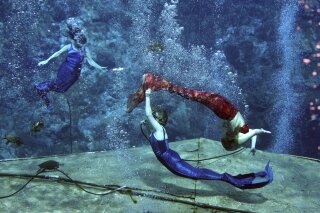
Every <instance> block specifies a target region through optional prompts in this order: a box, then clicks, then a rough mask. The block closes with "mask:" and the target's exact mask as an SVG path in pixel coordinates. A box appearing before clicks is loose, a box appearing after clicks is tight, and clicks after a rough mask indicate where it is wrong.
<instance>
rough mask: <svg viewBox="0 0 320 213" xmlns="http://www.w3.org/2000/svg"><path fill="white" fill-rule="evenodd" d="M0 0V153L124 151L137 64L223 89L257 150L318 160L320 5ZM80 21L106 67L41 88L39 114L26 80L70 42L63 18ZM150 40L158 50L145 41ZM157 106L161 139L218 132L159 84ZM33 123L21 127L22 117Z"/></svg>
mask: <svg viewBox="0 0 320 213" xmlns="http://www.w3.org/2000/svg"><path fill="white" fill-rule="evenodd" d="M174 2H175V1H173V2H171V1H165V0H130V1H128V0H113V1H109V0H93V1H88V0H78V1H75V0H63V1H61V0H57V1H49V0H40V1H39V0H37V1H35V0H31V1H22V0H7V1H3V0H2V1H1V2H0V11H1V13H0V77H1V78H0V88H1V100H0V118H1V122H0V135H1V136H5V135H6V134H13V135H17V136H19V137H20V138H21V139H22V140H23V141H24V143H25V146H20V147H17V146H15V145H11V144H9V145H7V144H5V143H4V142H5V141H4V140H3V141H2V142H1V143H0V159H1V158H14V157H29V156H39V155H52V154H63V153H70V148H71V144H72V147H73V152H83V151H94V150H109V149H120V150H122V149H125V148H128V147H132V146H139V145H142V144H146V143H147V142H146V141H145V140H144V138H143V136H142V134H141V133H140V129H139V123H140V120H142V119H144V110H143V106H142V105H141V106H139V107H138V108H137V109H135V110H134V111H133V112H132V113H131V114H128V113H126V112H125V110H126V100H127V97H128V95H129V94H130V93H132V92H134V91H135V90H136V89H137V88H138V86H139V84H140V80H141V76H142V74H143V73H145V72H147V71H150V70H152V71H153V72H155V73H158V74H161V75H163V76H165V77H166V78H167V79H170V80H171V81H172V82H175V83H177V84H179V85H183V86H187V87H190V88H193V89H198V90H208V91H214V92H218V93H221V94H223V95H224V96H226V97H228V99H230V100H231V101H232V102H233V103H235V104H236V105H237V107H238V108H239V109H240V111H241V112H242V113H243V114H244V116H245V118H246V120H247V121H248V123H249V124H250V126H251V127H253V128H265V129H268V130H271V131H272V132H273V134H272V135H270V136H267V135H264V136H261V137H259V139H258V143H257V148H258V149H262V150H268V151H271V152H278V153H289V154H297V155H303V156H309V157H315V158H319V157H320V155H319V152H320V151H319V149H320V147H319V146H320V142H319V141H320V122H319V121H320V117H319V116H320V100H319V98H320V97H319V96H320V95H319V90H320V87H319V83H320V78H319V67H320V60H319V59H320V55H319V54H320V43H319V42H320V41H319V40H318V38H319V26H320V4H319V3H318V1H311V0H300V1H298V0H297V1H296V0H291V1H289V0H287V1H280V0H279V1H276V0H258V1H257V0H243V1H238V0H221V1H216V0H187V1H180V2H178V3H177V4H175V3H174ZM69 17H77V18H80V19H82V20H83V26H84V29H85V32H86V35H87V37H88V45H87V48H88V49H90V51H91V52H92V55H93V58H94V59H95V60H96V61H97V62H98V63H99V64H101V65H104V66H107V67H108V68H109V69H110V70H111V69H113V68H118V67H122V68H124V70H123V71H118V72H116V71H105V72H102V71H99V70H96V69H94V68H92V67H90V66H89V65H88V64H86V65H85V66H84V67H83V69H82V74H81V77H80V79H79V81H78V82H77V83H76V84H75V85H73V86H72V87H71V88H70V90H68V92H66V93H65V94H57V93H50V98H51V99H52V100H53V106H54V109H53V112H51V113H47V111H46V109H45V108H44V105H43V103H42V102H41V101H40V100H39V97H37V96H36V95H35V93H34V91H33V87H32V84H33V83H34V82H41V81H44V80H47V79H53V78H54V77H55V75H56V73H57V70H58V67H59V65H60V64H61V63H62V61H63V60H64V59H65V56H64V55H62V56H60V57H59V58H57V59H54V60H52V61H51V62H50V63H49V64H48V65H46V66H43V67H38V66H37V63H38V62H39V61H42V60H45V59H46V58H48V57H49V56H50V55H51V54H53V53H54V52H55V51H57V50H59V49H60V48H61V47H62V46H63V45H65V44H68V43H70V40H69V39H68V38H67V36H66V24H65V21H66V19H67V18H69ZM157 43H158V44H161V45H162V46H163V51H154V50H150V48H149V47H150V45H154V44H157ZM152 102H153V103H154V104H161V105H163V106H165V107H166V108H168V110H169V113H170V120H169V124H168V126H167V129H168V134H169V137H170V140H171V141H175V140H181V139H187V138H196V137H206V138H211V139H215V140H219V139H220V137H221V134H222V132H223V129H222V128H221V121H219V120H218V119H216V117H215V116H214V115H213V114H212V113H211V112H210V111H209V110H208V109H205V108H204V107H203V106H201V105H199V104H196V103H193V102H190V101H185V100H183V99H182V98H180V97H178V96H174V95H171V94H166V93H164V92H159V93H155V94H153V99H152ZM39 120H43V121H44V123H45V128H44V129H43V130H42V131H41V132H39V133H35V134H30V128H31V126H32V123H34V122H36V121H39Z"/></svg>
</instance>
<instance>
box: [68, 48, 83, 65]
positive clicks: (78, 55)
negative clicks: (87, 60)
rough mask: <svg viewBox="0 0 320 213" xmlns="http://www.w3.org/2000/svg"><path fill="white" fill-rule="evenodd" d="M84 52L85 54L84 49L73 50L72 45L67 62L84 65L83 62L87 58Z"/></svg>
mask: <svg viewBox="0 0 320 213" xmlns="http://www.w3.org/2000/svg"><path fill="white" fill-rule="evenodd" d="M84 52H85V50H84V48H81V49H79V50H76V49H75V48H73V44H72V43H71V45H70V47H69V49H68V56H67V59H66V61H67V62H70V63H71V64H74V65H82V62H83V59H84V56H85V54H84Z"/></svg>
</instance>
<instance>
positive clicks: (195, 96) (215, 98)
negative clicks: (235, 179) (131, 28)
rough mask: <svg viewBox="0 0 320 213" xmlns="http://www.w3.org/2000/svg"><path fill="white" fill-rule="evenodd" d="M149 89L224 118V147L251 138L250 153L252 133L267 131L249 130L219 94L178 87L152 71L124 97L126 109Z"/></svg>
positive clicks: (134, 105)
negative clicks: (180, 97) (175, 96)
mask: <svg viewBox="0 0 320 213" xmlns="http://www.w3.org/2000/svg"><path fill="white" fill-rule="evenodd" d="M149 88H150V89H151V90H152V91H159V90H166V91H169V92H170V93H176V94H178V95H180V96H182V97H184V98H186V99H190V100H192V101H196V102H199V103H201V104H203V105H205V106H206V107H208V108H209V109H210V110H212V111H213V112H214V113H215V114H216V115H217V116H218V117H219V118H221V119H223V120H225V121H227V122H226V125H225V126H226V129H227V131H226V133H225V135H224V137H223V138H222V139H221V142H222V145H223V147H224V148H225V149H226V150H230V151H231V150H235V149H237V148H239V147H240V146H241V144H243V143H245V142H247V141H248V140H250V139H252V145H251V150H252V152H254V150H255V141H256V136H257V135H258V134H262V133H269V134H270V133H271V132H270V131H267V130H264V129H249V126H248V124H247V123H245V121H244V119H243V117H242V115H241V113H240V112H239V110H238V109H237V108H236V107H235V106H234V105H233V104H232V103H231V102H230V101H228V100H227V99H226V98H225V97H223V96H222V95H219V94H217V93H212V92H205V91H197V90H192V89H188V88H185V87H180V86H177V85H175V84H172V83H171V82H169V81H167V80H165V79H164V78H162V77H161V76H158V75H155V74H153V73H146V74H144V75H143V78H142V84H141V86H140V88H139V89H138V90H137V92H135V93H134V94H131V95H130V96H129V98H128V102H127V112H132V110H133V109H134V108H135V107H136V106H137V105H139V104H140V103H141V102H143V101H144V100H145V91H146V90H147V89H149Z"/></svg>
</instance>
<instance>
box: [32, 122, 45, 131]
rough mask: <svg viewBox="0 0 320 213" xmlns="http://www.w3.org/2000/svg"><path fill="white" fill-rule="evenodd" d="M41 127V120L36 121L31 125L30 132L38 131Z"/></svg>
mask: <svg viewBox="0 0 320 213" xmlns="http://www.w3.org/2000/svg"><path fill="white" fill-rule="evenodd" d="M43 127H44V123H43V122H42V121H37V122H35V123H34V124H33V125H32V127H31V130H30V133H35V132H40V131H41V129H42V128H43Z"/></svg>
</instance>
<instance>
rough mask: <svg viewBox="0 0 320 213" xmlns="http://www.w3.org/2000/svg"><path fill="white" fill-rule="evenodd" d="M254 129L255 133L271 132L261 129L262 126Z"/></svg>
mask: <svg viewBox="0 0 320 213" xmlns="http://www.w3.org/2000/svg"><path fill="white" fill-rule="evenodd" d="M255 131H256V134H262V133H267V134H271V132H270V131H268V130H265V129H262V128H261V129H255Z"/></svg>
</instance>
